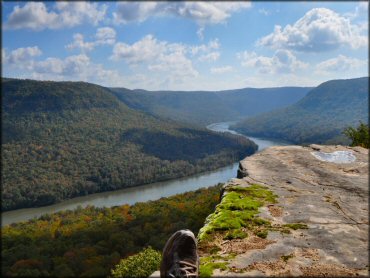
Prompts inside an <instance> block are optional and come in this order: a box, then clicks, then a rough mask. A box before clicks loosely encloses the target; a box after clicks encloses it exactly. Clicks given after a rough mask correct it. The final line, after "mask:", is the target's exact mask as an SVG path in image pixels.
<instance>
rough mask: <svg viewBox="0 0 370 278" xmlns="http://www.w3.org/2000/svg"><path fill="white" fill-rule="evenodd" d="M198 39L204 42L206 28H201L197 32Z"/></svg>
mask: <svg viewBox="0 0 370 278" xmlns="http://www.w3.org/2000/svg"><path fill="white" fill-rule="evenodd" d="M197 36H198V38H199V39H200V40H201V41H202V40H204V27H200V28H199V29H198V31H197Z"/></svg>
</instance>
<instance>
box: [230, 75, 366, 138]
mask: <svg viewBox="0 0 370 278" xmlns="http://www.w3.org/2000/svg"><path fill="white" fill-rule="evenodd" d="M368 94H369V83H368V77H361V78H354V79H339V80H329V81H327V82H324V83H322V84H320V85H319V86H317V87H316V88H314V89H312V90H311V91H310V92H308V93H307V95H306V96H305V97H303V98H302V99H301V100H300V101H298V102H297V103H295V104H293V105H291V106H288V107H286V108H282V109H278V110H274V111H270V112H267V113H264V114H261V115H258V116H255V117H251V118H248V119H245V120H243V121H241V122H239V123H237V124H235V125H234V126H233V128H234V129H236V130H237V131H239V132H241V133H244V134H248V135H251V136H257V137H264V138H276V139H284V140H287V141H290V142H293V143H296V144H310V143H319V144H338V143H341V144H348V143H349V140H348V139H346V138H345V136H344V135H342V134H341V132H342V131H343V130H344V129H345V128H346V127H348V126H357V125H358V124H359V122H361V121H362V122H367V121H368V106H367V104H368Z"/></svg>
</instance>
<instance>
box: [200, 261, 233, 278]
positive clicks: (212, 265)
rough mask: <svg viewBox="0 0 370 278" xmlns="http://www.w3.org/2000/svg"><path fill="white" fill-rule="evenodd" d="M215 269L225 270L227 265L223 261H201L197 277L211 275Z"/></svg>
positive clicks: (204, 277) (203, 277)
mask: <svg viewBox="0 0 370 278" xmlns="http://www.w3.org/2000/svg"><path fill="white" fill-rule="evenodd" d="M215 269H221V270H226V269H227V265H226V263H225V262H207V263H204V264H202V263H201V265H200V267H199V277H202V278H206V277H211V276H212V274H213V271H214V270H215Z"/></svg>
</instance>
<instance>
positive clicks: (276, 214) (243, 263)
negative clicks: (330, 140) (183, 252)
mask: <svg viewBox="0 0 370 278" xmlns="http://www.w3.org/2000/svg"><path fill="white" fill-rule="evenodd" d="M336 151H340V152H341V151H345V152H350V153H347V154H349V155H350V156H351V157H352V155H353V156H354V157H355V161H352V162H349V163H335V162H327V161H322V160H319V159H318V158H317V156H314V155H313V154H312V152H325V153H332V152H336ZM341 162H343V161H341ZM251 184H260V185H263V186H266V187H267V188H268V189H269V190H271V191H272V192H273V193H275V194H276V195H277V196H278V198H277V203H276V204H267V205H265V206H263V207H261V208H260V209H259V211H260V213H259V217H261V218H262V219H266V220H268V221H270V223H271V226H270V228H268V229H270V230H269V231H268V235H267V237H266V238H265V239H263V240H265V242H264V243H265V244H260V245H256V244H255V245H253V244H252V243H253V242H255V241H256V236H254V235H252V236H248V237H247V238H245V239H232V240H224V241H222V240H221V241H218V242H216V241H217V240H214V245H217V247H218V249H217V250H220V251H219V252H218V255H220V256H221V257H220V256H219V257H218V259H217V260H221V261H222V256H225V254H226V253H230V252H233V253H234V254H235V255H236V256H234V257H233V258H232V259H230V256H229V257H228V259H227V260H224V261H226V262H227V266H228V267H227V270H223V271H220V270H216V271H214V275H216V276H217V275H222V276H225V275H226V276H227V275H229V276H235V275H236V273H238V276H251V275H257V276H264V275H266V276H270V275H284V276H288V275H293V276H296V275H298V276H350V275H364V276H367V275H369V272H368V270H369V254H368V248H369V245H368V244H369V240H368V232H369V203H368V201H369V184H368V150H367V149H364V148H361V147H354V148H351V147H345V146H319V145H310V146H309V147H301V146H282V147H271V148H268V149H265V150H264V151H262V152H261V153H258V154H255V155H253V156H250V157H247V158H246V159H244V160H243V161H241V162H240V166H239V171H238V178H237V179H233V180H231V181H230V182H229V183H228V184H226V185H225V190H224V194H227V191H228V187H230V186H233V185H238V186H241V187H249V186H250V185H251ZM221 203H222V201H221ZM289 223H301V224H306V225H307V229H300V228H299V227H298V229H292V230H291V231H290V233H283V232H281V230H279V229H274V227H282V226H284V224H289ZM243 229H247V228H243ZM216 238H217V237H215V239H216ZM261 240H262V239H261ZM201 245H202V243H201ZM208 246H211V245H208ZM225 246H229V248H228V249H225V248H224V247H225ZM243 246H244V247H243ZM233 248H234V249H233ZM202 256H210V253H209V252H208V251H207V248H204V249H203V250H202ZM217 260H216V261H217Z"/></svg>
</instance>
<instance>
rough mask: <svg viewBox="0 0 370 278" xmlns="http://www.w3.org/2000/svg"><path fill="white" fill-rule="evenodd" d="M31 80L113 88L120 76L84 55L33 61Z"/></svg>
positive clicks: (118, 81)
mask: <svg viewBox="0 0 370 278" xmlns="http://www.w3.org/2000/svg"><path fill="white" fill-rule="evenodd" d="M32 78H35V79H41V80H45V79H47V80H50V79H51V80H73V81H86V82H93V83H100V84H105V85H107V86H114V85H115V84H120V74H119V73H118V72H117V71H115V70H107V69H105V68H104V67H103V65H101V64H95V63H93V62H92V61H91V60H90V58H89V57H88V56H87V55H85V54H79V55H72V56H68V57H66V58H65V59H59V58H53V57H49V58H47V59H45V60H43V61H35V62H34V63H33V68H32Z"/></svg>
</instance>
